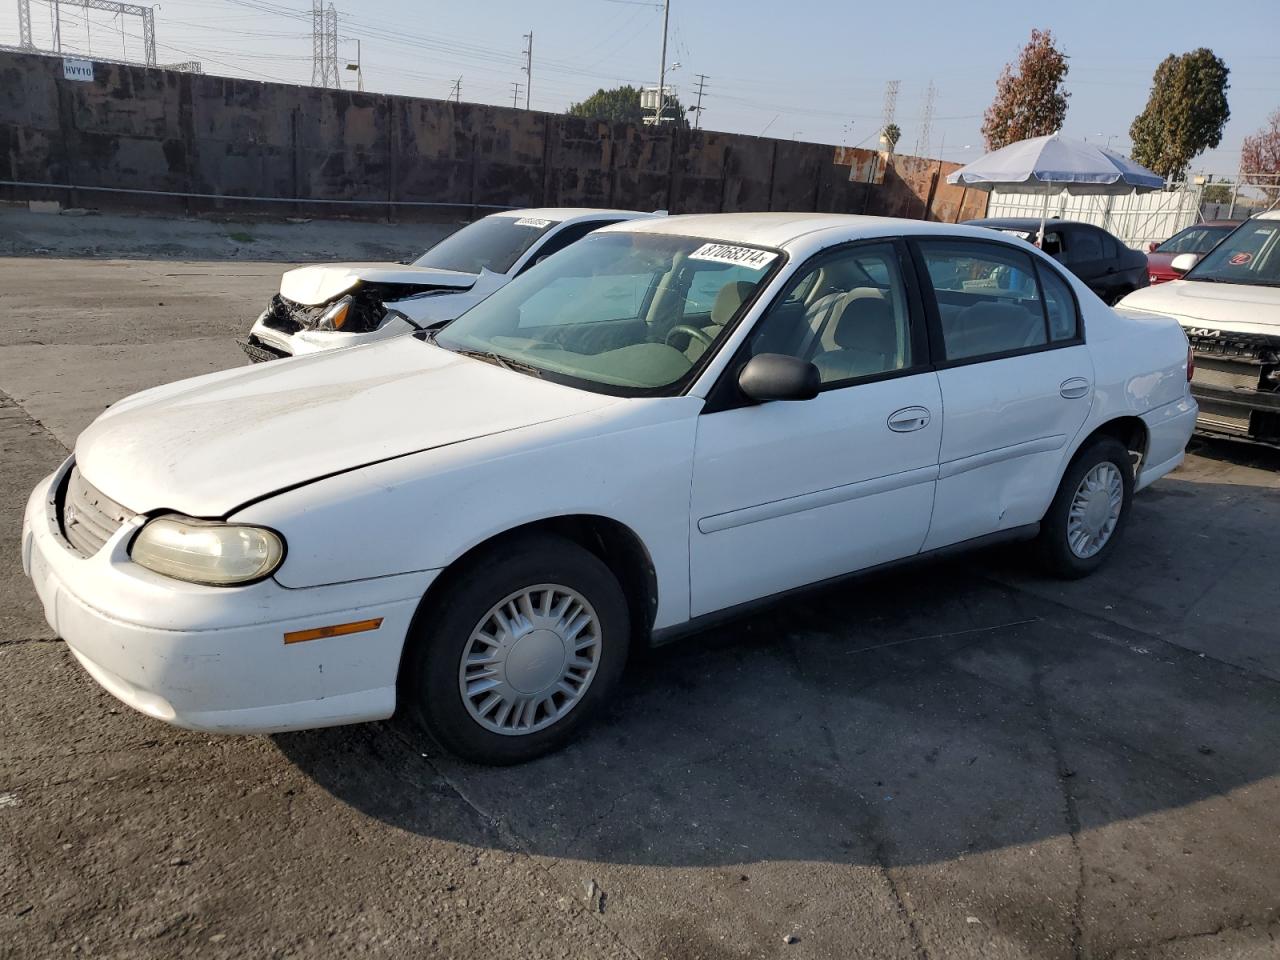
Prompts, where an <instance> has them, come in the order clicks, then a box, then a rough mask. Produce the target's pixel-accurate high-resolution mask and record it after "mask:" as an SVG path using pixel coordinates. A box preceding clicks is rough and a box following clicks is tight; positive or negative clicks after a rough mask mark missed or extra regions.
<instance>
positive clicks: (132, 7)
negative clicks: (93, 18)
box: [18, 0, 156, 67]
mask: <svg viewBox="0 0 1280 960" xmlns="http://www.w3.org/2000/svg"><path fill="white" fill-rule="evenodd" d="M68 2H70V3H72V4H73V5H74V6H77V7H83V8H84V26H85V35H86V36H88V31H89V26H90V23H89V11H90V10H103V11H105V12H107V13H113V14H115V15H116V16H120V15H122V14H124V15H128V16H131V17H138V18H140V19H141V20H142V47H143V54H142V61H143V63H145V64H146V65H147V66H148V67H154V66H155V65H156V14H155V10H153V9H152V8H151V7H140V6H138V5H137V4H134V3H116V2H115V0H68ZM49 6H50V11H51V15H52V17H53V51H52V52H53V53H57V54H59V55H61V53H62V11H61V10H60V9H59V6H58V0H52V2H51V3H50V4H49ZM122 29H123V28H122ZM18 45H19V46H20V47H21V48H22V49H24V50H35V49H36V45H35V42H34V41H33V40H32V38H31V0H18ZM46 52H47V51H46ZM90 52H92V48H90ZM112 62H116V63H128V62H131V61H127V60H124V61H112ZM135 62H136V61H135Z"/></svg>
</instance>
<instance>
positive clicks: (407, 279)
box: [280, 263, 476, 306]
mask: <svg viewBox="0 0 1280 960" xmlns="http://www.w3.org/2000/svg"><path fill="white" fill-rule="evenodd" d="M475 282H476V276H475V274H472V273H458V272H457V271H454V270H438V269H435V268H433V267H415V266H412V265H410V264H403V263H325V264H317V265H315V266H311V267H298V268H297V269H295V270H289V271H288V272H286V273H285V275H284V276H283V277H281V278H280V295H281V296H282V297H284V298H285V299H286V300H292V301H293V302H294V303H301V304H303V305H305V306H319V305H320V304H324V303H328V302H329V301H330V300H333V299H335V298H336V297H340V296H342V295H343V294H344V293H346V292H347V291H348V290H350V289H351V288H352V287H354V286H355V285H356V284H358V283H378V284H401V285H404V286H408V287H416V288H426V287H436V288H440V289H446V290H467V289H469V288H470V287H472V286H473V285H474V284H475Z"/></svg>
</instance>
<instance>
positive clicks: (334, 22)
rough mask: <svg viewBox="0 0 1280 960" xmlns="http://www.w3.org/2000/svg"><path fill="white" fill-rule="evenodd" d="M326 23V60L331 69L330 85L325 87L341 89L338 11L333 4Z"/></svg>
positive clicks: (326, 14)
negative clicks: (339, 77)
mask: <svg viewBox="0 0 1280 960" xmlns="http://www.w3.org/2000/svg"><path fill="white" fill-rule="evenodd" d="M324 21H325V31H324V59H325V63H326V64H327V66H328V68H329V83H327V84H325V86H332V87H341V86H342V81H341V80H339V79H338V11H337V10H335V9H334V6H333V4H332V3H330V4H329V9H327V10H326V11H325V12H324Z"/></svg>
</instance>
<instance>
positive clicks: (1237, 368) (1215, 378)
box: [1193, 357, 1262, 390]
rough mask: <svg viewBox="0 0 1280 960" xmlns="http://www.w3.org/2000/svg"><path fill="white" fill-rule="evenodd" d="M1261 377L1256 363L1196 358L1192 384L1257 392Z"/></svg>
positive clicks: (1260, 369) (1260, 370)
mask: <svg viewBox="0 0 1280 960" xmlns="http://www.w3.org/2000/svg"><path fill="white" fill-rule="evenodd" d="M1261 375H1262V367H1261V366H1260V365H1259V364H1256V363H1240V362H1232V361H1230V360H1218V359H1216V358H1215V359H1208V358H1206V357H1197V358H1196V372H1195V376H1194V380H1193V382H1194V383H1195V384H1196V385H1197V386H1206V387H1221V388H1223V389H1226V390H1257V389H1258V384H1259V379H1260V378H1261Z"/></svg>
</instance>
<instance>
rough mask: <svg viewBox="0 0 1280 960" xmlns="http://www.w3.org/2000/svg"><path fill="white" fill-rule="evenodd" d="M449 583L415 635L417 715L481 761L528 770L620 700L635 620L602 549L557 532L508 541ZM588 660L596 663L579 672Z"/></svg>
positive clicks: (449, 576) (404, 686)
mask: <svg viewBox="0 0 1280 960" xmlns="http://www.w3.org/2000/svg"><path fill="white" fill-rule="evenodd" d="M445 577H446V580H445V582H444V583H442V584H441V585H440V588H439V589H436V590H435V591H433V597H432V600H431V602H429V603H428V604H427V605H425V606H424V608H423V609H421V610H419V613H418V616H417V617H415V618H414V625H413V627H412V628H411V630H410V636H409V642H408V648H407V650H406V652H405V669H404V670H403V671H402V675H401V682H400V700H401V703H402V704H403V705H404V706H405V708H406V712H407V713H408V714H409V715H410V716H411V717H412V718H413V719H414V720H415V721H416V722H417V723H418V725H419V726H421V727H422V728H423V729H424V730H425V731H426V733H427V734H428V735H430V736H431V737H432V739H434V740H435V741H436V742H437V743H438V744H439V745H440V746H442V747H444V748H445V749H446V750H448V751H449V752H450V753H452V754H454V755H456V756H458V757H461V758H462V759H464V760H470V761H472V762H475V763H483V764H491V765H505V764H512V763H523V762H525V761H526V760H532V759H533V758H535V757H539V756H541V755H543V754H545V753H549V752H551V751H553V750H556V749H558V748H559V747H561V746H563V745H564V744H565V743H566V742H568V741H569V740H570V739H571V738H572V737H573V736H575V735H576V734H577V733H578V732H579V730H580V729H581V728H582V727H583V726H584V725H586V724H587V723H588V722H589V721H590V719H591V718H592V716H593V715H594V714H596V713H597V712H598V711H599V710H600V708H601V707H603V706H604V705H605V704H606V703H607V702H608V701H609V699H610V697H611V696H612V695H613V692H614V690H615V689H616V687H617V683H618V680H619V678H620V677H621V676H622V670H623V667H624V665H625V664H626V661H627V648H628V645H629V640H630V634H631V624H630V617H629V614H628V608H627V600H626V597H625V595H624V594H623V592H622V588H621V586H620V585H619V584H618V580H617V578H616V577H615V576H614V575H613V573H612V571H610V570H609V568H608V567H607V566H606V565H605V564H604V562H603V561H601V560H600V559H599V558H598V557H596V556H595V555H594V554H592V553H590V552H589V551H587V550H585V549H583V548H582V547H580V546H578V545H577V544H575V543H573V542H572V541H570V540H567V539H564V538H562V537H558V536H551V535H546V534H536V535H528V536H519V537H517V538H514V539H510V540H505V541H501V542H499V543H497V544H495V545H494V546H493V547H491V548H489V549H487V550H484V551H483V552H482V553H480V554H478V555H477V556H475V557H473V558H471V559H470V560H468V561H466V562H464V564H463V565H462V566H461V567H459V568H457V569H454V570H451V571H449V572H447V573H446V574H445ZM557 589H558V590H559V592H557ZM526 591H528V593H526ZM513 597H515V599H514V600H513V599H512V598H513ZM522 598H523V600H522ZM525 600H527V601H528V603H527V605H524V606H522V603H523V601H525ZM566 601H567V604H566V606H565V607H564V608H563V610H561V604H562V603H565V602H566ZM583 601H585V603H583ZM507 603H513V604H514V605H515V606H514V607H512V606H509V605H504V604H507ZM575 605H576V606H577V607H581V610H580V612H578V613H575V612H574V611H575V609H576V607H575ZM495 610H500V612H501V616H499V613H498V612H495ZM557 611H561V615H560V616H559V617H558V618H557V616H556V614H557ZM584 617H585V625H581V626H578V627H577V632H575V630H574V627H575V625H577V624H579V623H580V622H582V621H583V618H584ZM480 636H483V637H485V638H487V640H488V641H490V642H486V640H485V639H475V638H477V637H480ZM589 644H594V645H589ZM583 645H588V646H583ZM464 655H468V656H469V658H470V659H471V660H472V665H471V666H468V667H464V665H463V657H464ZM477 659H479V660H480V661H482V662H480V663H476V662H475V661H476V660H477ZM583 661H591V663H592V666H591V667H590V668H587V667H582V666H575V664H581V663H582V662H583ZM464 684H465V686H466V689H468V690H471V691H473V692H472V694H471V695H470V696H466V695H464ZM557 685H559V686H557ZM570 692H572V693H573V694H574V695H573V696H570V695H569V693H570ZM495 697H496V698H497V701H498V702H497V703H496V705H493V706H490V707H489V708H488V710H487V712H484V708H485V707H486V705H488V704H490V702H491V701H492V699H493V698H495ZM507 705H510V706H509V707H508V709H507V710H506V711H505V712H504V709H503V708H504V706H507ZM495 727H496V728H495Z"/></svg>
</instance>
